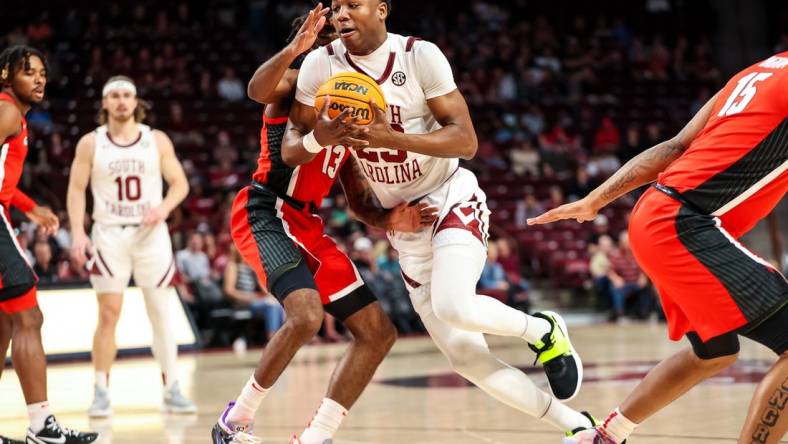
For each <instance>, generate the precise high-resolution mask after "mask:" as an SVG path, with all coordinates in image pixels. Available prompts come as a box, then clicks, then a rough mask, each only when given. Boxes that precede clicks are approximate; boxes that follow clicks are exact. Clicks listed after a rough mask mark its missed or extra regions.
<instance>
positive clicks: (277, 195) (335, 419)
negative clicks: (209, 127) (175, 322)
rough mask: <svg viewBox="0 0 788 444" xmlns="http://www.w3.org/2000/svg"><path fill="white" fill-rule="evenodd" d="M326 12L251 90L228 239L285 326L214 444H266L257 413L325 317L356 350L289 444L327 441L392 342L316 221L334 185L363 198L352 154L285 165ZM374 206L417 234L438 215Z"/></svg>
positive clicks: (304, 26)
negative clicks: (300, 91)
mask: <svg viewBox="0 0 788 444" xmlns="http://www.w3.org/2000/svg"><path fill="white" fill-rule="evenodd" d="M327 12H328V9H327V8H326V9H323V7H322V4H318V5H317V6H316V7H315V8H314V9H313V10H312V11H311V12H310V13H309V14H308V15H307V16H306V17H304V18H303V21H302V22H301V21H296V22H295V23H294V27H295V31H294V33H293V34H292V35H291V38H290V39H289V40H290V43H289V44H288V45H287V46H286V47H285V48H284V49H283V50H282V51H280V52H279V53H278V54H276V55H275V56H274V57H272V58H271V59H270V60H268V61H267V62H265V63H264V64H263V65H261V66H260V67H259V68H258V70H257V72H255V74H254V76H253V78H252V80H251V81H250V82H249V97H251V98H252V99H254V100H256V101H258V102H260V103H264V104H266V107H265V110H264V111H263V128H262V131H261V149H260V157H259V159H258V168H257V171H256V172H255V173H254V176H253V180H252V185H251V186H248V187H246V188H244V189H243V190H241V192H240V193H238V196H237V197H236V199H235V204H234V205H233V216H232V234H233V240H234V241H235V244H236V246H237V247H238V250H239V251H240V252H241V254H242V255H243V257H244V259H245V260H246V262H247V263H248V264H249V265H250V266H251V267H252V268H253V269H254V270H255V272H256V273H257V276H258V278H259V279H260V281H261V282H262V283H263V285H266V286H267V287H268V288H269V289H270V290H271V292H272V293H273V294H274V296H276V298H277V299H279V301H280V302H281V303H282V305H283V306H284V308H285V311H286V312H287V320H286V322H285V324H284V325H283V326H282V328H280V329H279V330H278V331H277V332H276V334H274V336H273V337H272V338H271V340H270V341H269V342H268V345H267V346H266V348H265V350H264V351H263V354H262V356H261V358H260V363H259V364H258V366H257V369H256V370H255V372H254V374H253V375H252V377H251V378H249V380H248V381H247V382H246V385H245V386H244V388H243V389H242V391H241V393H240V395H239V396H238V398H237V399H236V401H235V402H233V403H230V405H229V406H228V407H227V409H225V411H224V413H222V415H221V417H220V418H219V421H218V422H217V424H216V425H215V426H214V428H213V430H212V436H211V437H212V440H213V443H214V444H230V443H255V442H260V438H257V437H255V436H254V435H252V433H253V420H254V416H255V413H256V411H257V409H258V408H259V406H260V404H261V403H262V401H263V400H264V398H265V397H266V396H267V394H268V393H269V391H270V389H271V387H272V386H273V385H274V383H275V382H276V381H277V380H278V378H279V377H280V376H281V374H282V372H284V370H285V368H286V367H287V365H288V364H289V362H290V360H291V359H292V358H293V356H294V354H295V353H296V352H297V351H298V349H299V348H300V347H301V346H302V345H304V344H305V343H307V342H308V341H309V340H311V339H312V338H313V337H314V336H315V334H316V333H317V332H318V330H319V329H320V326H321V324H322V319H323V312H324V311H325V312H328V313H330V314H332V315H333V316H334V317H336V318H337V319H339V320H340V321H342V322H343V323H344V324H345V326H346V327H347V328H348V330H350V332H352V333H353V342H352V343H351V345H350V347H349V348H348V351H347V353H345V355H344V356H343V357H342V359H341V360H340V362H339V363H338V364H337V366H336V368H335V370H334V373H333V375H332V377H331V382H330V383H329V386H328V390H327V393H326V397H325V398H324V399H323V401H322V402H321V404H320V406H319V407H318V409H317V412H316V413H315V416H314V417H313V418H312V420H311V421H310V422H309V425H308V426H307V428H306V429H305V430H304V431H303V432H302V433H301V435H300V436H299V437H293V439H292V441H291V442H293V443H299V444H324V443H327V442H331V439H332V437H333V436H334V434H335V433H336V431H337V429H338V428H339V426H340V424H341V423H342V420H343V419H344V417H345V416H346V415H347V414H348V410H349V409H350V408H351V407H352V406H353V404H355V402H356V400H357V399H358V398H359V396H361V393H362V392H363V390H364V388H365V387H366V386H367V384H368V383H369V381H370V380H371V379H372V375H373V374H374V373H375V369H377V367H378V365H379V364H380V363H381V361H382V360H383V358H384V357H385V356H386V354H387V353H388V351H389V349H390V348H391V346H392V345H393V343H394V340H395V338H396V330H395V329H394V326H393V325H392V323H391V321H390V320H389V319H388V317H387V316H386V313H385V312H384V311H383V309H382V307H381V305H380V303H379V302H377V300H376V298H375V296H374V295H373V294H372V292H371V291H370V289H369V288H368V287H367V285H365V284H364V281H363V280H362V279H361V277H360V276H359V273H358V271H357V270H356V267H355V265H353V262H352V261H351V260H350V259H349V258H348V257H347V255H346V254H345V253H343V252H342V251H341V250H340V249H339V248H338V246H337V245H336V243H335V242H334V241H333V240H332V239H331V238H329V237H328V236H326V235H325V234H324V226H323V221H322V219H320V217H319V216H317V215H316V214H314V211H315V209H316V208H318V207H319V206H320V203H321V202H322V201H323V199H324V198H325V196H326V195H327V194H328V192H329V190H330V189H331V186H332V185H333V183H334V181H335V180H336V178H341V180H342V183H343V185H346V186H351V185H349V184H350V183H353V184H357V185H352V186H353V187H354V188H357V187H361V188H362V189H364V185H365V181H364V178H363V177H360V176H356V175H354V174H353V170H352V168H350V165H351V164H350V163H348V162H347V161H348V159H349V158H350V152H349V151H348V150H344V151H341V152H339V151H337V152H331V153H328V152H325V153H324V155H323V156H318V157H316V158H315V159H313V160H312V161H311V162H308V163H305V164H302V165H299V166H289V165H287V164H286V163H285V162H283V159H282V151H281V142H282V135H283V134H284V131H285V127H286V125H287V115H288V113H289V111H290V106H291V104H292V103H293V97H294V95H295V82H296V78H297V75H298V69H299V67H300V61H301V58H302V57H301V56H302V54H303V53H305V52H308V51H311V50H312V49H314V47H316V46H317V45H321V44H325V43H327V42H330V41H331V40H333V39H335V38H336V33H335V32H334V30H333V28H331V27H325V28H324V24H325V21H326V19H325V17H324V16H325V14H326V13H327ZM313 113H314V111H313ZM347 114H348V113H347V112H345V113H342V114H341V115H340V116H338V117H336V118H335V119H334V121H333V124H332V127H333V129H334V131H335V132H336V133H338V132H340V131H343V127H342V125H340V124H339V122H340V121H341V120H342V119H344V118H345V117H347ZM347 197H348V200H349V201H354V200H355V199H356V198H357V197H356V196H355V195H351V194H348V195H347ZM370 205H371V206H370V208H367V209H366V211H369V212H370V213H373V214H375V215H377V219H376V223H375V226H376V227H379V228H383V229H398V230H403V231H414V230H418V229H422V228H423V227H425V226H429V225H431V224H432V222H433V221H434V214H433V212H434V209H431V208H427V205H416V206H408V205H400V206H398V207H397V208H395V209H393V210H384V209H382V208H380V206H379V205H374V204H370Z"/></svg>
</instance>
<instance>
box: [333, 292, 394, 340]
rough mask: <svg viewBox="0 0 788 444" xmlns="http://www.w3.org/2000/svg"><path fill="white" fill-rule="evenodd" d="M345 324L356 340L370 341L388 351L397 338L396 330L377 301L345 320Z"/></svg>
mask: <svg viewBox="0 0 788 444" xmlns="http://www.w3.org/2000/svg"><path fill="white" fill-rule="evenodd" d="M345 325H346V326H347V327H348V328H349V329H350V331H351V333H353V337H354V338H355V340H356V341H358V342H370V343H374V344H375V345H376V348H378V349H381V350H385V351H388V350H389V349H390V348H391V346H392V345H394V342H395V341H396V340H397V330H396V329H395V328H394V324H392V323H391V319H389V317H388V315H386V313H385V312H384V311H383V308H382V307H381V306H380V304H379V303H374V304H370V305H367V306H366V307H364V308H363V309H362V310H361V311H359V312H358V313H356V314H354V315H351V316H350V317H349V318H347V319H346V320H345Z"/></svg>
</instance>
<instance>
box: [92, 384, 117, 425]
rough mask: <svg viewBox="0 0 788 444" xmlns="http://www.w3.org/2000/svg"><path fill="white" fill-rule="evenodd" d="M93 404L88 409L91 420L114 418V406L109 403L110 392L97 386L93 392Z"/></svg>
mask: <svg viewBox="0 0 788 444" xmlns="http://www.w3.org/2000/svg"><path fill="white" fill-rule="evenodd" d="M93 393H94V395H93V403H92V404H90V408H89V409H88V416H90V417H91V418H108V417H109V416H112V406H111V405H110V402H109V390H108V389H106V388H102V387H99V386H98V385H96V386H95V387H94V391H93Z"/></svg>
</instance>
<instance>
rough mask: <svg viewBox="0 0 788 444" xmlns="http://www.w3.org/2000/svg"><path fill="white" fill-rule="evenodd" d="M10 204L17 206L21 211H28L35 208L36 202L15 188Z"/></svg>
mask: <svg viewBox="0 0 788 444" xmlns="http://www.w3.org/2000/svg"><path fill="white" fill-rule="evenodd" d="M11 206H12V207H16V208H18V209H19V210H20V211H22V212H23V213H29V212H31V211H33V208H35V206H36V202H35V201H34V200H33V199H31V198H30V196H28V195H27V194H25V193H23V192H22V190H20V189H18V188H17V189H16V191H15V192H14V197H12V198H11Z"/></svg>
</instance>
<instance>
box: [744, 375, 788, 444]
mask: <svg viewBox="0 0 788 444" xmlns="http://www.w3.org/2000/svg"><path fill="white" fill-rule="evenodd" d="M786 404H788V379H786V380H785V381H783V383H782V385H781V387H777V390H775V391H774V393H772V395H771V396H770V397H769V401H768V403H767V405H765V406H764V408H763V410H762V413H761V418H760V422H759V423H758V424H757V425H756V426H755V432H753V434H752V443H753V444H765V443H766V442H767V441H768V440H769V435H771V433H772V428H773V427H775V426H776V425H777V424H778V423H779V422H780V416H781V415H782V414H783V413H785V406H786Z"/></svg>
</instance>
